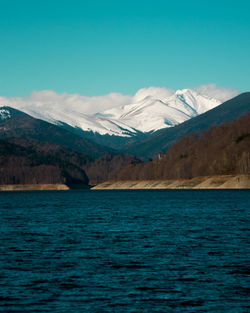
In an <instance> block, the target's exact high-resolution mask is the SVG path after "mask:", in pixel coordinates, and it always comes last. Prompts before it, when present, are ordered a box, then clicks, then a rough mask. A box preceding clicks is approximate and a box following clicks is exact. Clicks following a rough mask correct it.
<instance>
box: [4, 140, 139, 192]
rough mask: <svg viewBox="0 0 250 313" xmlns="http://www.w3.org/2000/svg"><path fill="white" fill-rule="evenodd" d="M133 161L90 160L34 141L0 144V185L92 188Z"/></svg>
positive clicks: (118, 158)
mask: <svg viewBox="0 0 250 313" xmlns="http://www.w3.org/2000/svg"><path fill="white" fill-rule="evenodd" d="M135 162H138V160H136V159H135V158H134V157H132V156H128V155H119V154H105V155H103V156H101V157H100V158H98V159H93V158H91V157H89V156H86V155H83V154H81V153H79V152H76V151H74V150H71V149H69V148H68V147H65V146H61V145H56V144H52V143H49V142H38V141H36V140H33V139H24V138H8V140H0V184H1V185H4V184H59V183H60V184H66V185H69V186H74V185H77V184H84V185H87V184H88V183H89V184H90V185H94V184H97V183H100V182H103V181H106V180H108V179H110V177H111V176H112V175H113V172H119V171H120V170H121V169H122V168H123V167H126V166H127V165H128V164H131V163H135Z"/></svg>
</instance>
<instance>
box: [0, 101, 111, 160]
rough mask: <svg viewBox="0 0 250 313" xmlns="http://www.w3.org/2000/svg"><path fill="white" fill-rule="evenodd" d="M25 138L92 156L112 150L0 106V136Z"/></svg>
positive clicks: (98, 155)
mask: <svg viewBox="0 0 250 313" xmlns="http://www.w3.org/2000/svg"><path fill="white" fill-rule="evenodd" d="M12 137H14V138H25V139H34V140H37V141H39V142H49V143H53V144H58V145H63V146H66V147H68V148H70V149H73V150H75V151H77V152H80V153H82V154H84V155H87V156H91V157H93V158H96V157H100V156H101V155H103V154H105V153H111V152H114V150H112V149H111V148H107V147H105V146H102V145H99V144H96V143H94V142H92V141H91V140H88V139H85V138H82V137H79V136H77V135H76V134H73V133H72V132H71V131H68V130H65V129H63V128H61V127H59V126H57V125H54V124H51V123H48V122H45V121H42V120H39V119H36V118H34V117H32V116H29V115H28V114H26V113H23V112H21V111H19V110H16V109H13V108H10V107H1V108H0V138H2V139H6V138H12Z"/></svg>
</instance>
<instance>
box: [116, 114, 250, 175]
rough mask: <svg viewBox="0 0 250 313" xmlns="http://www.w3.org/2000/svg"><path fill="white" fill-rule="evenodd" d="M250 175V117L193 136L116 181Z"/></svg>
mask: <svg viewBox="0 0 250 313" xmlns="http://www.w3.org/2000/svg"><path fill="white" fill-rule="evenodd" d="M248 173H250V114H247V115H244V116H242V117H241V118H239V119H237V120H235V121H234V122H232V123H226V124H222V125H220V126H213V127H211V128H210V130H207V131H202V132H199V133H196V134H189V135H187V136H185V137H183V138H182V139H180V140H179V141H178V142H177V143H176V144H175V145H173V146H172V147H171V148H170V149H169V151H168V152H167V153H166V154H161V153H160V154H159V155H158V156H157V157H156V158H155V159H154V160H153V161H151V162H142V163H140V164H136V165H130V166H128V167H126V168H124V169H123V170H122V171H120V172H119V173H116V175H114V176H113V179H114V180H151V179H152V180H154V179H176V178H192V177H197V176H209V175H222V174H248Z"/></svg>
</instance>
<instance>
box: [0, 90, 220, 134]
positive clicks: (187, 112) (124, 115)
mask: <svg viewBox="0 0 250 313" xmlns="http://www.w3.org/2000/svg"><path fill="white" fill-rule="evenodd" d="M0 100H1V101H0V104H1V105H8V106H10V107H13V108H16V109H19V110H21V111H23V112H25V113H27V114H29V115H31V116H33V117H35V118H39V119H42V120H45V121H47V122H50V123H53V124H56V125H62V126H63V125H65V124H67V125H70V126H72V127H74V128H78V129H80V130H83V131H89V132H94V133H98V134H101V135H105V134H108V135H115V136H121V137H131V136H133V135H136V134H137V133H139V132H143V133H147V132H153V131H156V130H159V129H162V128H166V127H171V126H174V125H177V124H180V123H182V122H184V121H186V120H188V119H190V118H192V117H195V116H197V115H199V114H201V113H204V112H206V111H208V110H210V109H212V108H214V107H216V106H218V105H220V104H221V103H222V101H221V100H219V99H215V98H211V97H208V96H206V95H203V94H201V93H198V92H197V91H195V90H191V89H183V90H177V91H173V90H170V89H165V88H156V87H150V88H144V89H140V90H139V91H138V92H137V93H136V94H135V96H133V97H131V99H130V101H129V103H128V104H125V105H121V106H118V107H115V108H112V109H109V110H105V109H104V110H103V111H99V112H98V113H95V114H86V113H85V110H84V106H83V105H68V104H67V105H64V104H63V103H62V104H61V103H53V101H51V102H47V103H46V104H44V105H43V104H40V103H36V102H35V101H34V102H32V101H31V100H29V102H25V99H24V98H23V99H22V102H21V104H20V101H19V102H18V101H17V100H16V99H14V100H13V101H12V102H11V101H9V102H8V103H6V104H5V103H3V101H4V99H3V98H2V99H0ZM5 117H6V112H4V111H2V113H1V114H0V118H1V119H3V118H5Z"/></svg>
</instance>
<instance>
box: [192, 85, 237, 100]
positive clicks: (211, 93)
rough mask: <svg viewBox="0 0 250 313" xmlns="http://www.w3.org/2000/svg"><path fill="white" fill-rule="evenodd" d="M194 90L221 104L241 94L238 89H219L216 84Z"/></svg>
mask: <svg viewBox="0 0 250 313" xmlns="http://www.w3.org/2000/svg"><path fill="white" fill-rule="evenodd" d="M193 89H194V90H195V91H197V92H198V93H199V94H201V95H204V96H207V97H211V98H215V99H217V100H220V101H221V102H225V101H227V100H229V99H232V98H234V97H236V96H237V95H239V94H240V93H241V91H239V90H237V89H232V88H226V87H219V86H217V85H215V84H208V85H201V86H198V87H196V88H193Z"/></svg>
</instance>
